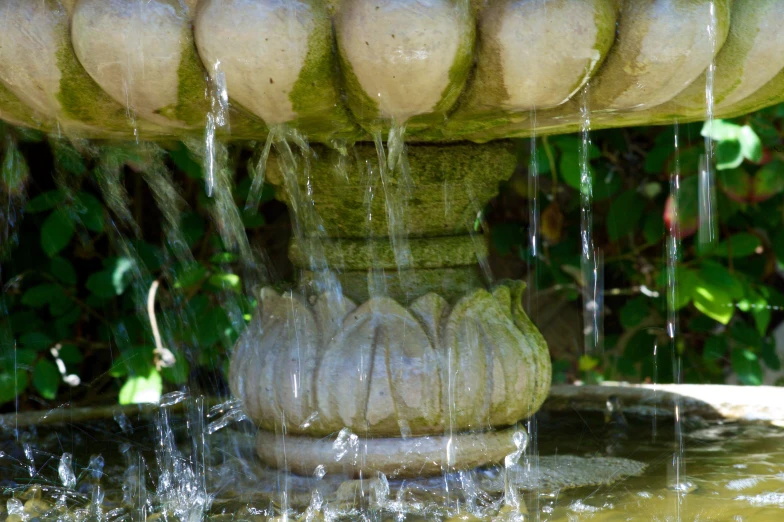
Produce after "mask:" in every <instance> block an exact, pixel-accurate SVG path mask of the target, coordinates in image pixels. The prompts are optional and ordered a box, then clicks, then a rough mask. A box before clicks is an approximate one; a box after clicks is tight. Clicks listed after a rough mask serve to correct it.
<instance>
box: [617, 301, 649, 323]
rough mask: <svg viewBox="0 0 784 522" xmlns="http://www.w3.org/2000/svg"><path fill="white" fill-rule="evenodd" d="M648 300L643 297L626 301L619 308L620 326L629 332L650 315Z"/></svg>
mask: <svg viewBox="0 0 784 522" xmlns="http://www.w3.org/2000/svg"><path fill="white" fill-rule="evenodd" d="M649 304H650V300H649V298H647V297H645V296H638V297H635V298H633V299H629V300H627V301H626V304H624V305H623V307H621V311H620V319H621V326H623V327H624V328H625V329H627V330H630V329H631V328H634V327H635V326H637V325H638V324H640V323H641V322H642V321H643V320H644V319H645V318H646V317H648V314H649V313H650V307H649Z"/></svg>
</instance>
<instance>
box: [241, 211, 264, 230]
mask: <svg viewBox="0 0 784 522" xmlns="http://www.w3.org/2000/svg"><path fill="white" fill-rule="evenodd" d="M266 223H267V221H266V220H265V219H264V215H263V214H262V213H260V212H252V211H249V210H245V211H243V212H242V225H243V226H244V227H245V228H249V229H254V228H260V227H263V226H264V225H265V224H266Z"/></svg>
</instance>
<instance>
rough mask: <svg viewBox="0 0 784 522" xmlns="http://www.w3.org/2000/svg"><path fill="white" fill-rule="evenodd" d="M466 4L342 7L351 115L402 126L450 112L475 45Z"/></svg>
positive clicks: (359, 0) (407, 0) (353, 3)
mask: <svg viewBox="0 0 784 522" xmlns="http://www.w3.org/2000/svg"><path fill="white" fill-rule="evenodd" d="M467 6H468V4H467V3H466V2H453V1H449V0H377V1H376V0H346V1H344V2H342V4H341V6H340V9H339V12H338V14H337V16H336V18H335V28H336V32H337V39H338V47H339V49H340V53H341V55H342V58H343V60H344V62H345V64H346V66H345V69H346V71H345V74H346V75H347V77H348V88H349V96H351V97H352V98H353V100H350V102H352V110H353V111H354V114H355V116H356V117H358V118H359V119H368V118H374V117H376V116H378V117H382V118H391V119H394V120H396V121H398V122H401V123H402V122H405V121H406V120H408V119H409V118H411V117H412V116H417V115H421V114H427V113H431V112H437V111H439V110H446V109H448V108H449V106H451V104H452V103H453V102H454V100H455V99H456V94H457V92H459V90H460V89H461V88H462V83H463V81H464V80H465V77H466V74H467V72H468V71H467V69H468V65H469V64H468V60H470V54H471V49H472V46H473V39H474V27H473V20H472V19H471V14H470V12H469V10H468V8H467ZM467 58H468V60H467ZM464 62H465V63H464ZM463 69H465V70H463ZM450 89H454V90H456V91H457V92H454V93H453V92H450Z"/></svg>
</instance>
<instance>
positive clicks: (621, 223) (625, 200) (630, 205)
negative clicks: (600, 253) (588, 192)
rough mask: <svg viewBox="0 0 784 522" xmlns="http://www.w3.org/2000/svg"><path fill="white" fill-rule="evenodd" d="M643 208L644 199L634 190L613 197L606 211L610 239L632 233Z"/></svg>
mask: <svg viewBox="0 0 784 522" xmlns="http://www.w3.org/2000/svg"><path fill="white" fill-rule="evenodd" d="M644 210H645V199H644V198H643V197H642V196H640V195H639V194H638V193H637V192H636V191H634V190H627V191H626V192H623V193H621V195H619V196H618V197H617V198H615V199H614V200H613V202H612V204H611V205H610V210H609V212H608V213H607V234H608V235H609V236H610V240H611V241H613V242H614V241H618V240H619V239H620V238H622V237H625V236H627V235H629V234H633V233H634V231H635V229H636V228H637V223H638V222H639V221H640V218H642V215H643V212H644Z"/></svg>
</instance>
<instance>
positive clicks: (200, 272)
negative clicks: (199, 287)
mask: <svg viewBox="0 0 784 522" xmlns="http://www.w3.org/2000/svg"><path fill="white" fill-rule="evenodd" d="M206 276H207V268H206V267H205V266H203V265H201V264H199V263H194V264H192V265H190V266H188V267H185V268H183V269H182V270H180V271H178V272H177V274H176V277H175V279H174V288H176V289H180V290H182V289H188V288H191V287H192V286H194V285H196V284H199V283H200V282H202V281H203V280H204V278H205V277H206Z"/></svg>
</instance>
